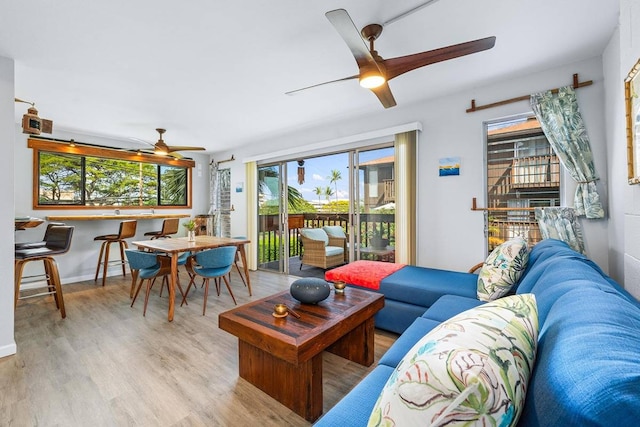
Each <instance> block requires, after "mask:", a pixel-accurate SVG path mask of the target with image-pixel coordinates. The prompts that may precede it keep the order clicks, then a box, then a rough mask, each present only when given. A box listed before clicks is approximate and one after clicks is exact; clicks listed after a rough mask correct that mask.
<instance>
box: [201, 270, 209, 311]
mask: <svg viewBox="0 0 640 427" xmlns="http://www.w3.org/2000/svg"><path fill="white" fill-rule="evenodd" d="M204 282H205V283H204V304H203V305H202V315H203V316H204V313H205V312H206V311H207V296H209V279H208V278H206V279H205V280H204Z"/></svg>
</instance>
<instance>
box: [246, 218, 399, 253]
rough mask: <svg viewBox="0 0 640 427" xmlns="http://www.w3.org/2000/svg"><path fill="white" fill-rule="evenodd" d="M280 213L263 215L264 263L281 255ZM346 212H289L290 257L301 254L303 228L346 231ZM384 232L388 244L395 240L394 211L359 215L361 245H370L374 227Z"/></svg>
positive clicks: (260, 237)
mask: <svg viewBox="0 0 640 427" xmlns="http://www.w3.org/2000/svg"><path fill="white" fill-rule="evenodd" d="M278 218H279V215H260V216H259V222H260V225H261V227H260V229H261V230H262V231H261V232H260V233H259V234H258V263H259V264H264V263H268V262H272V261H277V260H279V259H280V258H281V256H280V254H279V253H278V247H279V244H280V235H279V227H278ZM348 219H349V214H346V213H308V214H294V215H289V224H288V225H289V231H288V233H289V257H295V256H299V255H300V253H301V249H302V243H301V241H300V238H299V231H300V229H301V228H322V227H323V226H325V225H339V226H341V227H342V228H343V229H344V230H345V231H346V229H347V224H348V222H349V220H348ZM374 229H375V230H377V231H381V233H382V237H384V238H387V239H389V244H391V245H393V244H394V243H395V215H394V214H376V213H369V214H360V229H359V233H360V242H361V244H362V246H364V247H366V246H368V245H369V237H370V236H371V235H372V233H373V230H374Z"/></svg>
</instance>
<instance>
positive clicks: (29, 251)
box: [14, 225, 73, 319]
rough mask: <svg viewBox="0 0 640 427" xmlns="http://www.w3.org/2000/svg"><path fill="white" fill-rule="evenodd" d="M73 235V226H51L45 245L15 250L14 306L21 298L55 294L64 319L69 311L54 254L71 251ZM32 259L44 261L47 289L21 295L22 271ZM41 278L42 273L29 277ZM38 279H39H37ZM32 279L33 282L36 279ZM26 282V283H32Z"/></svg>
mask: <svg viewBox="0 0 640 427" xmlns="http://www.w3.org/2000/svg"><path fill="white" fill-rule="evenodd" d="M72 236H73V227H72V226H66V225H62V226H51V227H50V228H49V229H48V230H47V237H46V242H45V245H44V246H40V247H35V248H23V249H17V250H16V251H15V261H14V286H15V290H14V308H15V307H17V305H18V300H19V299H26V298H33V297H39V296H43V295H53V298H54V300H55V302H56V307H57V308H58V309H59V310H60V315H61V316H62V318H63V319H64V318H65V317H67V313H66V311H65V309H64V299H63V297H62V285H61V283H60V273H59V272H58V264H57V263H56V260H55V258H54V255H62V254H64V253H66V252H67V251H69V248H70V247H71V237H72ZM30 261H42V262H43V263H44V271H45V272H44V277H45V278H46V280H47V285H46V288H47V291H46V292H40V293H37V294H34V295H26V296H20V285H21V283H22V279H23V277H22V273H23V271H24V266H25V264H26V263H28V262H30ZM36 277H38V278H41V277H42V275H37V276H28V277H25V279H28V278H32V279H33V278H36ZM35 280H37V279H35ZM35 280H32V281H31V282H33V281H35ZM31 282H25V283H31Z"/></svg>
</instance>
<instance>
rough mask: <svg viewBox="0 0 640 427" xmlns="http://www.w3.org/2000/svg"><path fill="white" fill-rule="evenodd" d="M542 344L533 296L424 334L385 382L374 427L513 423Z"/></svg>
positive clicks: (491, 307)
mask: <svg viewBox="0 0 640 427" xmlns="http://www.w3.org/2000/svg"><path fill="white" fill-rule="evenodd" d="M537 341H538V310H537V306H536V300H535V296H534V295H533V294H521V295H513V296H508V297H505V298H501V299H499V300H496V301H493V302H490V303H487V304H484V305H482V306H479V307H476V308H474V309H471V310H467V311H465V312H463V313H461V314H459V315H457V316H455V317H452V318H451V319H449V320H448V321H447V322H445V323H442V324H441V325H440V326H438V327H437V328H436V329H434V330H432V331H431V332H429V333H428V334H427V335H425V336H424V337H423V338H422V339H421V340H420V341H418V342H417V343H416V345H415V346H413V348H411V350H409V352H408V353H407V354H406V355H405V357H404V358H403V359H402V361H401V362H400V363H399V364H398V366H397V368H396V369H395V371H394V372H393V374H392V375H391V377H390V378H389V380H388V381H387V383H386V384H385V386H384V388H383V390H382V392H381V394H380V397H379V398H378V401H377V402H376V405H375V406H374V408H373V412H372V413H371V416H370V418H369V424H368V425H369V426H388V427H391V426H418V425H420V426H423V425H424V426H426V425H428V426H447V427H450V426H463V425H464V426H468V425H485V426H488V425H494V426H495V425H497V426H513V425H515V424H516V423H517V422H518V418H519V417H520V414H521V413H522V407H523V405H524V400H525V397H526V394H527V384H528V381H529V377H530V376H531V371H532V369H533V364H534V360H535V354H536V346H537Z"/></svg>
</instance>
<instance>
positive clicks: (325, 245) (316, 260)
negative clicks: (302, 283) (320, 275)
mask: <svg viewBox="0 0 640 427" xmlns="http://www.w3.org/2000/svg"><path fill="white" fill-rule="evenodd" d="M300 239H301V241H302V248H303V253H302V255H301V257H300V269H302V265H303V264H304V265H311V266H314V267H320V268H324V269H327V268H331V267H335V266H337V265H342V264H344V248H345V239H344V238H339V237H331V236H328V235H327V233H326V232H325V231H324V230H322V229H321V228H313V229H302V230H300Z"/></svg>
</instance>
